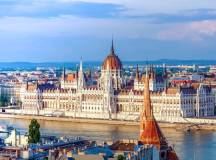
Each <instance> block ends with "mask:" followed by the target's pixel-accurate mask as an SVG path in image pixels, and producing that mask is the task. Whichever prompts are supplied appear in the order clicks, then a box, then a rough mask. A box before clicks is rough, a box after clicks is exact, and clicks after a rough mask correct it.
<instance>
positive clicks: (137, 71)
mask: <svg viewBox="0 0 216 160" xmlns="http://www.w3.org/2000/svg"><path fill="white" fill-rule="evenodd" d="M139 78H140V77H139V66H138V65H137V67H136V77H135V79H136V80H137V81H139Z"/></svg>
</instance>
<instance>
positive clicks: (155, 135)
mask: <svg viewBox="0 0 216 160" xmlns="http://www.w3.org/2000/svg"><path fill="white" fill-rule="evenodd" d="M140 141H141V142H142V143H143V144H149V145H154V146H156V148H157V149H158V150H159V158H160V160H178V157H177V155H176V153H175V152H174V150H173V149H172V148H171V147H169V146H168V143H167V141H166V139H165V137H164V135H163V133H162V132H161V130H160V127H159V125H158V123H157V121H156V120H155V118H154V115H153V109H152V106H151V99H150V91H149V74H148V68H147V69H146V78H145V87H144V108H143V110H142V111H141V115H140Z"/></svg>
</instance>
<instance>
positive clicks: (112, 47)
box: [110, 38, 115, 55]
mask: <svg viewBox="0 0 216 160" xmlns="http://www.w3.org/2000/svg"><path fill="white" fill-rule="evenodd" d="M114 54H115V50H114V44H113V38H112V45H111V49H110V55H114Z"/></svg>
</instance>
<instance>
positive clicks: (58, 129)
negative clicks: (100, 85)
mask: <svg viewBox="0 0 216 160" xmlns="http://www.w3.org/2000/svg"><path fill="white" fill-rule="evenodd" d="M29 123H30V121H29V120H17V119H16V120H15V119H7V120H4V119H0V125H6V124H8V125H13V126H14V127H15V128H17V129H18V130H19V131H21V132H23V133H24V132H26V131H27V128H28V125H29ZM39 123H40V124H41V128H42V133H43V134H52V135H66V136H83V137H87V138H90V139H93V140H118V139H137V138H138V135H139V126H118V125H104V124H84V123H72V122H53V121H39ZM162 131H163V133H164V135H165V136H166V138H167V140H168V141H169V143H170V144H173V145H174V147H175V149H176V151H177V153H178V155H179V157H180V159H182V160H215V157H216V152H215V149H216V133H215V132H207V131H194V132H184V131H179V130H178V131H177V130H176V129H167V128H166V129H164V128H163V129H162Z"/></svg>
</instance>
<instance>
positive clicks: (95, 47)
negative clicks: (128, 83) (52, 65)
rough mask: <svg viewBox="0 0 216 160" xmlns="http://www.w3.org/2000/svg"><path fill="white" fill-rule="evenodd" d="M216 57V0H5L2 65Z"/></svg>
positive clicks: (0, 24)
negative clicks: (112, 47)
mask: <svg viewBox="0 0 216 160" xmlns="http://www.w3.org/2000/svg"><path fill="white" fill-rule="evenodd" d="M112 36H113V37H114V42H115V48H116V53H117V54H118V55H119V57H120V58H121V59H122V60H146V59H149V60H155V59H164V58H165V59H216V1H215V0H163V1H161V0H151V1H147V0H136V1H134V0H79V1H78V0H0V61H31V62H41V61H43V62H44V61H77V60H79V59H80V57H81V56H82V57H83V59H84V60H86V61H90V60H96V61H102V60H103V59H104V58H105V56H106V55H107V54H108V52H109V48H110V44H111V38H112Z"/></svg>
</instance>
